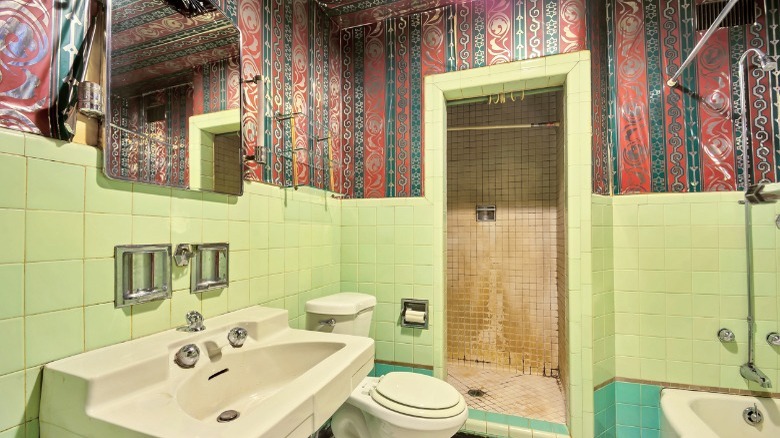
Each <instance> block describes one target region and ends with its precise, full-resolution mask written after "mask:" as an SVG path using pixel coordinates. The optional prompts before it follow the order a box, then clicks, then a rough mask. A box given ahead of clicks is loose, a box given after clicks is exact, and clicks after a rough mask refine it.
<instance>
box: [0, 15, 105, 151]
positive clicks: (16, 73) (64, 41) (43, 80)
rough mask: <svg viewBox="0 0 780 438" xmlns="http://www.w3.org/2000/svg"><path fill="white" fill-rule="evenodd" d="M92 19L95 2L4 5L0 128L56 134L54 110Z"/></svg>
mask: <svg viewBox="0 0 780 438" xmlns="http://www.w3.org/2000/svg"><path fill="white" fill-rule="evenodd" d="M55 5H56V7H55ZM89 17H90V0H75V1H66V2H54V1H53V0H0V126H2V127H6V128H11V129H16V130H20V131H26V132H33V133H36V134H42V135H45V136H52V135H53V133H54V132H56V130H57V128H56V126H57V125H56V123H57V122H56V120H54V117H52V116H51V112H52V110H53V108H52V107H53V106H54V105H55V103H56V96H58V94H59V90H60V87H61V86H62V84H63V81H64V80H65V78H66V77H67V75H68V73H69V72H70V70H71V67H72V66H73V63H74V60H75V59H76V55H77V54H78V51H79V48H80V47H81V45H82V43H83V42H84V39H85V36H86V33H87V29H88V28H89V24H90V20H89Z"/></svg>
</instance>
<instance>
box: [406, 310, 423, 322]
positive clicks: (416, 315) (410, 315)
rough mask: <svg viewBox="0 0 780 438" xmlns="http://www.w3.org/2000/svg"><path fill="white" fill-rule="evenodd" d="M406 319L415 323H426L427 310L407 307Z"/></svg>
mask: <svg viewBox="0 0 780 438" xmlns="http://www.w3.org/2000/svg"><path fill="white" fill-rule="evenodd" d="M404 321H406V322H411V323H413V324H425V312H419V311H417V310H411V309H406V312H405V313H404Z"/></svg>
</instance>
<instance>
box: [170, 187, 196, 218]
mask: <svg viewBox="0 0 780 438" xmlns="http://www.w3.org/2000/svg"><path fill="white" fill-rule="evenodd" d="M171 195H172V196H171V216H172V217H192V218H202V217H203V193H201V192H195V191H185V190H173V192H172V193H171Z"/></svg>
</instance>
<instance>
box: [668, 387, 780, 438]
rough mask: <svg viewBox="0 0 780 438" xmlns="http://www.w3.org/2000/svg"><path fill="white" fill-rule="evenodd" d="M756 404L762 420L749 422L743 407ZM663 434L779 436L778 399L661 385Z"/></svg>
mask: <svg viewBox="0 0 780 438" xmlns="http://www.w3.org/2000/svg"><path fill="white" fill-rule="evenodd" d="M754 405H755V407H757V408H758V410H759V411H760V412H761V414H762V416H763V421H762V422H761V423H760V424H758V425H750V424H748V423H747V422H746V421H745V419H744V418H743V412H744V411H745V409H746V408H753V406H754ZM661 436H662V437H663V438H769V437H772V438H777V437H780V399H771V398H763V397H749V396H741V395H728V394H717V393H711V392H698V391H684V390H680V389H664V390H663V391H661Z"/></svg>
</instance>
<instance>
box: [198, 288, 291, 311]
mask: <svg viewBox="0 0 780 438" xmlns="http://www.w3.org/2000/svg"><path fill="white" fill-rule="evenodd" d="M282 296H283V295H282ZM198 297H199V298H200V306H201V309H202V310H203V311H202V312H201V313H203V316H204V317H206V318H211V317H213V316H218V315H224V314H225V313H227V311H228V294H227V291H226V290H225V289H219V290H213V291H208V292H203V293H202V294H199V295H198ZM272 298H273V297H272Z"/></svg>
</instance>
